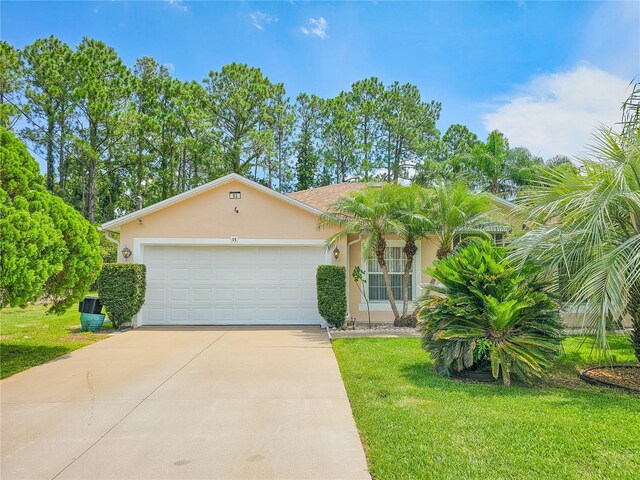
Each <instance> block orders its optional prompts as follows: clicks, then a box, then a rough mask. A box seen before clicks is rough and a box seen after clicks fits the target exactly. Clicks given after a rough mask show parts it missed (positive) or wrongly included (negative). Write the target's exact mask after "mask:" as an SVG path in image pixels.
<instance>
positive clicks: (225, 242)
mask: <svg viewBox="0 0 640 480" xmlns="http://www.w3.org/2000/svg"><path fill="white" fill-rule="evenodd" d="M145 245H176V246H178V245H183V246H189V245H191V246H207V245H208V246H216V245H219V246H230V247H243V246H244V247H256V246H261V245H262V246H271V247H281V246H289V247H322V246H324V247H326V242H325V241H324V240H313V239H293V238H238V239H237V241H236V242H232V241H231V237H227V238H208V237H207V238H185V237H176V238H170V237H157V238H153V237H149V238H145V237H136V238H134V239H133V262H134V263H144V259H143V256H144V249H143V247H144V246H145ZM325 261H327V264H328V265H330V264H331V252H330V251H329V249H327V248H325Z"/></svg>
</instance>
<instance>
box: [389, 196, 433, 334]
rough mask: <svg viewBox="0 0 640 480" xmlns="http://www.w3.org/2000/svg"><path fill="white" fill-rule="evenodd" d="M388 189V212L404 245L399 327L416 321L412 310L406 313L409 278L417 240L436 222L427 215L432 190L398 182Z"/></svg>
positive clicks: (426, 234) (429, 232) (412, 324)
mask: <svg viewBox="0 0 640 480" xmlns="http://www.w3.org/2000/svg"><path fill="white" fill-rule="evenodd" d="M387 188H389V189H390V190H393V191H391V195H390V199H391V200H392V201H393V202H394V204H393V205H392V208H391V212H392V213H393V214H394V215H395V216H396V220H397V223H396V224H395V226H396V228H397V231H396V232H395V233H396V234H397V235H398V236H399V237H400V238H401V239H402V240H404V246H403V247H402V251H403V252H404V254H405V257H406V262H405V265H404V271H403V274H402V296H403V298H402V302H403V303H402V315H401V316H400V319H399V321H398V326H406V325H411V326H415V324H416V313H415V310H414V311H413V312H411V313H410V314H408V309H409V304H410V303H409V279H410V277H411V269H412V268H413V259H414V257H415V255H416V253H417V252H418V246H417V245H416V242H417V241H418V240H419V239H420V238H423V237H426V236H428V235H429V234H431V233H433V230H434V227H435V224H434V223H433V221H432V220H431V218H430V217H429V215H426V213H427V212H429V210H430V208H431V204H432V195H431V192H430V191H429V190H427V189H424V188H422V187H420V186H419V185H415V184H413V185H411V186H408V187H402V186H399V185H389V186H388V187H387Z"/></svg>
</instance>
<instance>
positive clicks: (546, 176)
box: [512, 120, 640, 359]
mask: <svg viewBox="0 0 640 480" xmlns="http://www.w3.org/2000/svg"><path fill="white" fill-rule="evenodd" d="M594 138H595V144H594V145H593V146H592V147H590V155H589V156H588V157H586V158H584V159H582V160H581V162H580V163H581V169H580V171H578V170H576V169H573V168H557V169H547V170H544V171H543V172H542V173H541V175H542V178H541V180H540V185H539V186H538V187H535V188H531V189H530V190H528V191H525V192H524V193H523V195H522V199H521V200H522V202H523V203H524V205H525V206H527V207H529V208H530V215H529V220H530V221H532V222H533V225H534V226H535V227H534V228H532V230H530V231H529V232H527V233H526V234H525V235H523V236H522V237H521V238H519V239H517V240H516V241H515V242H514V243H513V247H514V251H513V253H512V258H514V259H516V260H518V261H520V262H523V261H525V260H527V259H530V260H532V261H534V262H535V263H538V264H541V265H544V266H546V267H547V268H548V269H549V271H550V272H553V273H554V274H556V275H555V276H556V278H557V279H558V281H557V288H558V290H559V292H560V293H561V294H562V295H563V296H564V298H567V299H569V300H570V302H571V303H573V304H575V305H581V306H584V308H585V320H586V324H587V325H588V326H589V327H591V329H592V330H593V331H594V332H595V333H596V344H597V346H598V347H599V348H600V349H601V350H602V351H604V352H605V353H606V352H607V351H608V344H607V337H606V332H607V330H608V328H609V327H610V325H611V324H612V323H614V324H615V323H617V322H620V321H621V320H622V319H623V318H624V317H625V316H626V315H629V316H631V318H632V321H633V325H634V342H635V345H634V349H635V353H636V356H637V357H638V358H639V359H640V125H639V124H638V121H637V120H636V123H635V127H634V128H629V127H628V126H627V127H626V130H625V134H623V135H619V134H616V133H614V132H612V131H609V130H606V129H601V130H599V131H598V132H597V133H596V135H595V137H594Z"/></svg>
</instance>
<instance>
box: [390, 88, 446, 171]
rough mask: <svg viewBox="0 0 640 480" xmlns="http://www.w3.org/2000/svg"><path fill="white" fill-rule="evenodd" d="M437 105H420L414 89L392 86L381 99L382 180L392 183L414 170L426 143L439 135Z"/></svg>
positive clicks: (420, 101)
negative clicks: (384, 170) (383, 177)
mask: <svg viewBox="0 0 640 480" xmlns="http://www.w3.org/2000/svg"><path fill="white" fill-rule="evenodd" d="M440 110H441V105H440V104H439V103H436V102H429V103H427V102H423V101H422V98H421V97H420V91H419V90H418V88H417V87H416V86H415V85H411V84H404V85H400V84H399V83H398V82H394V83H393V84H391V85H390V86H389V87H387V89H386V90H385V92H384V94H383V96H382V99H381V108H380V119H381V120H380V121H381V125H382V128H381V136H382V148H383V152H384V153H383V156H384V164H385V169H386V172H385V179H386V180H387V181H388V182H396V181H397V180H398V179H399V178H400V177H402V176H406V175H407V173H408V171H409V170H410V169H412V168H414V167H415V166H416V165H417V163H418V161H419V159H420V158H421V156H422V155H423V154H424V153H425V151H426V148H427V145H428V142H429V140H431V139H433V138H434V137H435V136H437V135H439V132H438V130H437V128H436V121H437V120H438V118H439V117H440Z"/></svg>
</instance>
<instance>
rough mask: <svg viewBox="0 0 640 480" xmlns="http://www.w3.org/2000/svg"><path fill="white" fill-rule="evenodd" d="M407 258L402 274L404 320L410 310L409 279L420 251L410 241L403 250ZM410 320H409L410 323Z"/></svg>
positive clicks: (413, 242)
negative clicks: (415, 258)
mask: <svg viewBox="0 0 640 480" xmlns="http://www.w3.org/2000/svg"><path fill="white" fill-rule="evenodd" d="M402 250H403V251H404V254H405V255H406V257H407V261H406V263H405V265H404V272H403V274H402V297H403V298H402V302H403V304H402V318H403V319H407V311H408V310H409V288H410V287H409V278H410V276H411V268H412V267H413V258H414V257H415V255H416V252H417V251H418V247H417V246H416V242H415V241H413V240H408V241H407V242H405V245H404V247H403V249H402ZM408 320H409V319H407V321H408Z"/></svg>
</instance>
